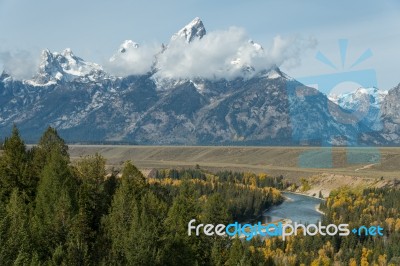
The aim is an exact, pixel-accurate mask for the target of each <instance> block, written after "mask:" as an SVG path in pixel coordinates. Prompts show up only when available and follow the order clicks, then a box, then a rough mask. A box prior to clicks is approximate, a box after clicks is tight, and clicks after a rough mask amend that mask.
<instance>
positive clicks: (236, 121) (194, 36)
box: [0, 18, 400, 145]
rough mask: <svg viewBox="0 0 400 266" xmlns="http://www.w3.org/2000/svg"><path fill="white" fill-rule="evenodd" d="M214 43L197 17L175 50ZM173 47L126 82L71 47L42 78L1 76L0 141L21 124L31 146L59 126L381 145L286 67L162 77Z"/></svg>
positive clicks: (195, 140) (196, 140) (174, 136)
mask: <svg viewBox="0 0 400 266" xmlns="http://www.w3.org/2000/svg"><path fill="white" fill-rule="evenodd" d="M205 35H206V30H205V27H204V25H203V23H202V21H201V20H200V19H198V18H196V19H195V20H193V21H192V22H191V23H189V24H188V25H187V26H185V27H183V28H182V29H181V30H180V31H178V32H177V33H176V34H174V35H173V36H172V37H171V42H175V41H177V40H178V41H179V40H181V41H184V42H185V43H186V45H192V43H195V42H196V40H200V39H202V38H203V37H204V36H205ZM249 45H250V47H252V48H251V49H254V51H253V52H254V53H257V52H260V51H262V49H263V48H262V47H261V46H260V45H259V44H257V43H254V42H252V41H250V42H249ZM132 49H140V46H139V44H137V43H135V42H133V41H129V40H128V41H125V42H124V43H123V44H122V45H121V47H120V49H119V50H118V52H117V54H116V55H115V56H114V57H112V58H111V61H113V60H119V59H121V58H123V56H125V55H124V54H128V53H129V51H130V50H132ZM167 49H169V46H168V45H166V46H163V47H160V49H159V51H158V53H157V54H156V55H155V56H154V58H153V60H154V62H151V64H152V68H151V71H149V72H148V73H147V74H140V75H130V76H126V77H119V76H114V75H111V74H109V73H107V72H106V71H105V70H104V69H103V68H102V67H101V66H100V65H98V64H95V63H90V62H86V61H84V60H83V59H81V58H79V57H77V56H75V55H74V54H73V52H72V51H71V50H70V49H66V50H64V51H63V52H61V53H55V52H50V51H49V50H45V51H43V52H42V55H41V63H40V66H39V69H38V72H37V74H36V75H35V76H34V77H33V78H32V79H30V80H16V79H14V78H13V77H11V76H9V75H8V74H7V73H4V72H3V74H1V76H0V95H1V97H0V136H2V137H4V136H5V135H8V133H9V131H10V128H11V126H12V125H13V123H15V124H17V125H18V127H19V128H20V130H21V133H22V135H23V136H24V137H25V139H27V140H28V141H29V142H35V141H37V139H38V137H39V136H40V134H41V133H42V132H43V130H44V129H45V128H46V127H47V126H49V125H50V126H53V127H56V128H57V129H58V130H59V132H60V133H61V135H62V136H63V137H64V138H65V139H66V140H67V141H70V142H91V143H95V142H129V143H138V144H182V145H200V144H203V145H223V144H235V145H259V144H269V145H293V144H322V145H331V144H334V145H347V144H350V143H351V144H358V143H359V142H360V140H362V139H364V141H369V142H371V137H369V138H362V136H363V134H365V133H366V132H369V131H374V130H375V131H376V129H374V128H373V123H372V125H371V123H369V122H370V121H358V120H357V119H356V117H352V116H351V115H350V116H349V117H347V118H346V119H347V121H346V123H343V121H338V119H337V113H335V110H339V109H338V108H339V106H338V105H337V104H336V103H334V102H332V101H331V100H329V99H328V98H327V96H326V95H324V94H322V93H320V92H319V91H317V90H315V89H312V88H304V86H303V85H302V84H300V83H299V82H297V81H296V80H294V79H292V78H290V77H289V76H287V75H286V74H284V73H282V72H281V71H280V69H279V68H278V67H276V66H272V67H269V68H266V69H264V70H262V71H258V72H256V71H255V68H254V67H253V66H251V65H249V64H246V63H243V62H241V61H240V58H237V59H234V60H232V61H231V62H230V64H231V65H232V67H239V68H240V71H242V73H244V74H243V75H241V76H239V77H236V78H229V79H224V78H201V77H198V78H163V77H160V76H159V75H158V71H159V66H158V65H157V55H160V54H162V53H164V52H165V51H166V50H167ZM135 51H136V50H135ZM396 91H397V92H398V91H399V89H398V88H397V89H396V90H392V91H391V92H389V93H388V95H387V96H386V97H385V99H384V100H383V103H382V106H383V117H384V125H385V131H384V135H383V136H384V138H385V141H387V143H389V142H390V143H398V142H396V141H398V135H397V134H399V126H398V125H399V117H398V114H399V112H398V109H399V108H400V106H399V105H398V104H397V103H398V102H399V101H398V100H396V99H398V96H399V94H400V93H397V92H396ZM396 97H397V98H396ZM386 98H388V99H386ZM338 104H339V105H340V103H338ZM342 107H343V106H342ZM396 108H397V109H396ZM332 110H333V111H332ZM396 110H397V113H396ZM375 135H376V134H375ZM375 142H376V140H375ZM378 142H379V143H380V142H382V140H381V135H379V141H378Z"/></svg>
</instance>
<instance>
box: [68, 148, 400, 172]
mask: <svg viewBox="0 0 400 266" xmlns="http://www.w3.org/2000/svg"><path fill="white" fill-rule="evenodd" d="M69 148H70V153H71V157H72V159H77V158H79V157H80V156H84V155H89V154H94V153H100V154H102V155H103V156H104V157H105V158H106V159H107V163H108V165H109V166H110V167H111V166H112V167H115V168H119V167H120V166H121V165H122V164H123V162H124V161H126V160H131V161H132V162H133V163H134V164H135V165H137V166H138V167H139V168H140V169H152V168H158V169H159V168H172V167H174V168H182V167H185V168H188V167H194V166H195V165H196V164H198V165H200V166H201V167H202V168H206V169H209V170H214V171H215V170H223V169H229V170H237V171H250V172H256V173H259V172H265V173H268V174H270V175H284V176H285V177H287V178H299V177H311V176H317V175H328V174H329V175H338V176H351V177H363V178H381V177H383V178H384V179H394V178H400V148H398V147H393V148H391V147H384V148H378V149H376V150H372V151H371V149H368V148H344V147H337V148H336V147H335V148H332V149H328V148H318V147H249V146H246V147H244V146H118V145H70V146H69ZM306 153H307V154H309V155H308V156H307V157H306V158H307V165H308V166H312V167H315V165H316V164H317V162H322V163H324V161H327V162H328V164H329V162H330V163H331V164H332V165H331V166H332V167H326V166H324V167H320V168H306V167H305V166H304V163H303V165H302V162H301V159H300V158H302V156H304V154H306ZM330 154H331V158H330ZM303 158H304V157H303ZM348 158H350V160H352V159H353V160H352V161H353V162H351V163H349V162H348ZM354 158H355V159H354ZM360 158H361V162H354V161H357V159H360ZM314 161H315V164H313V163H314Z"/></svg>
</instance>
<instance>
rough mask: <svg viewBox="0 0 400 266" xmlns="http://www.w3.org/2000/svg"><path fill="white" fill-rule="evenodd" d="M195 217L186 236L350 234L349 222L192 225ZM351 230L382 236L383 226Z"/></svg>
mask: <svg viewBox="0 0 400 266" xmlns="http://www.w3.org/2000/svg"><path fill="white" fill-rule="evenodd" d="M195 222H196V220H195V219H192V220H190V221H189V223H188V236H191V235H192V233H194V234H195V235H196V236H199V235H200V233H203V234H204V235H206V236H214V235H217V236H223V237H226V236H228V237H239V238H243V239H246V240H247V241H250V240H251V239H253V237H255V236H257V235H260V236H261V237H276V236H281V237H282V240H283V241H285V240H286V238H287V237H288V236H293V235H294V236H296V235H299V234H302V235H304V236H315V235H317V234H319V235H322V236H326V235H329V236H334V235H339V236H348V235H350V229H349V224H339V225H335V224H328V225H322V224H321V222H318V224H307V225H305V224H301V223H297V222H295V223H294V224H291V221H286V223H282V222H277V223H269V224H262V223H261V222H258V223H256V224H241V223H238V222H234V223H231V224H228V225H224V224H217V225H213V224H202V223H201V224H198V225H194V223H195ZM351 232H352V233H353V234H354V235H358V236H361V235H364V236H383V228H382V227H381V226H379V225H378V226H369V227H367V226H365V225H363V226H360V227H358V228H353V229H352V230H351Z"/></svg>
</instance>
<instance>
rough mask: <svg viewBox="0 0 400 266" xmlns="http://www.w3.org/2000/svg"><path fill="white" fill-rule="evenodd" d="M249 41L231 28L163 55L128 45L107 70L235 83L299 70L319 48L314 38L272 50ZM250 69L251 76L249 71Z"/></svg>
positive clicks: (277, 43)
mask: <svg viewBox="0 0 400 266" xmlns="http://www.w3.org/2000/svg"><path fill="white" fill-rule="evenodd" d="M249 39H250V38H249V37H248V36H247V34H246V32H245V30H244V29H242V28H236V27H231V28H229V29H228V30H223V31H213V32H209V33H208V34H207V35H205V36H204V37H203V38H202V39H195V40H194V41H193V42H191V43H186V42H185V40H183V39H175V40H172V41H171V42H170V43H169V44H168V47H167V49H165V51H164V52H162V53H161V44H152V45H146V44H145V45H138V44H136V43H135V42H132V41H125V42H124V43H123V44H122V45H121V46H120V48H119V51H118V53H116V54H115V55H114V56H113V57H112V58H111V59H110V60H109V61H108V62H107V63H106V64H105V65H104V67H105V70H106V71H109V72H110V73H111V74H114V75H117V76H127V75H140V74H145V73H147V72H149V71H151V68H152V67H153V66H155V67H156V68H157V73H156V75H155V77H156V78H161V79H163V78H167V79H179V78H197V77H201V78H210V79H215V78H216V79H219V78H225V79H232V78H235V77H238V76H245V75H247V76H248V75H254V74H256V73H258V72H260V71H262V70H265V69H269V68H271V67H272V66H275V65H276V66H281V65H283V64H284V65H285V66H286V67H287V68H290V67H294V66H297V65H299V64H300V55H301V53H302V52H303V51H305V50H307V49H310V48H313V47H315V45H316V41H315V40H314V39H312V38H309V39H303V38H300V37H291V38H282V37H281V36H276V37H275V38H274V39H273V41H272V44H271V45H270V47H269V48H262V47H261V46H260V45H259V44H257V43H253V42H249ZM121 51H123V52H121ZM156 60H157V63H156V64H155V62H156ZM250 68H251V69H252V71H251V72H249V71H246V69H250Z"/></svg>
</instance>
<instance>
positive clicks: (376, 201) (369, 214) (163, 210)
mask: <svg viewBox="0 0 400 266" xmlns="http://www.w3.org/2000/svg"><path fill="white" fill-rule="evenodd" d="M0 154H1V155H0V262H1V265H301V264H303V265H334V263H338V264H337V265H388V264H391V265H400V212H399V210H400V200H399V199H400V191H399V190H396V189H394V188H382V189H376V190H372V189H371V190H364V191H358V192H357V191H356V192H355V191H352V190H350V189H342V190H339V191H336V192H334V193H332V194H331V195H330V197H329V198H328V199H327V201H326V203H325V204H323V205H322V206H321V208H322V210H323V211H324V212H325V216H324V218H323V222H324V223H336V224H337V223H342V222H346V223H350V224H351V225H354V226H360V225H364V224H365V225H369V224H375V225H381V226H382V227H384V232H385V236H384V237H371V236H363V235H361V236H356V235H350V236H347V237H338V236H334V237H333V236H319V235H317V236H306V237H305V236H296V237H289V238H288V239H287V240H286V241H282V239H281V238H280V237H275V238H268V239H266V240H261V239H259V238H254V239H253V240H252V241H242V240H238V239H230V238H227V237H217V236H213V237H209V236H205V235H200V236H198V237H196V236H193V235H192V236H188V231H187V228H188V222H189V221H190V220H191V219H196V220H197V221H198V222H202V223H212V224H217V223H223V224H227V223H230V222H233V221H244V220H249V219H256V218H257V217H258V216H259V215H260V214H261V212H262V211H263V210H264V209H266V208H268V207H270V206H272V205H276V204H279V203H280V202H281V201H282V200H283V198H282V196H281V193H280V191H279V190H278V189H285V188H287V187H289V186H290V185H291V184H289V183H287V182H286V181H285V180H284V178H283V177H270V176H267V175H265V174H258V175H256V174H251V173H236V172H229V171H225V172H219V173H210V172H207V171H205V170H202V169H201V167H196V168H195V169H186V170H185V169H178V170H177V169H165V170H159V171H157V172H155V173H154V174H153V175H152V176H151V177H149V178H145V177H144V176H143V175H142V173H141V172H140V171H139V170H138V169H137V168H136V167H135V166H134V165H133V164H132V163H131V162H129V161H128V162H126V163H125V165H124V168H123V170H122V171H121V173H118V172H116V171H113V172H111V173H108V172H107V171H106V170H105V169H106V167H105V166H106V161H105V159H104V158H103V157H102V156H101V155H98V154H96V155H92V156H86V157H82V158H81V159H80V160H78V161H74V162H71V161H70V158H69V154H68V146H67V145H66V144H65V142H64V140H63V139H62V138H61V137H60V136H59V135H58V134H57V131H56V130H54V129H53V128H49V129H48V130H47V131H46V132H45V133H44V134H43V136H42V137H41V139H40V142H39V143H38V145H37V146H34V147H33V148H32V149H27V147H26V146H25V144H24V142H23V140H22V139H21V137H20V135H19V132H18V129H17V128H15V127H14V129H13V132H12V134H11V136H10V137H8V138H6V139H5V140H4V142H3V145H2V151H1V153H0Z"/></svg>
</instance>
